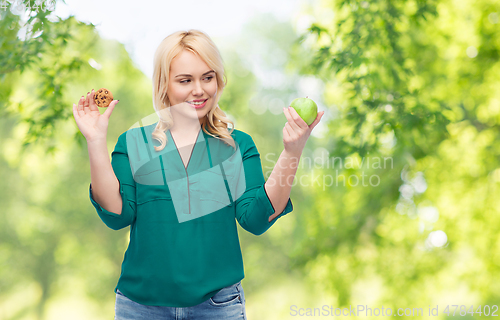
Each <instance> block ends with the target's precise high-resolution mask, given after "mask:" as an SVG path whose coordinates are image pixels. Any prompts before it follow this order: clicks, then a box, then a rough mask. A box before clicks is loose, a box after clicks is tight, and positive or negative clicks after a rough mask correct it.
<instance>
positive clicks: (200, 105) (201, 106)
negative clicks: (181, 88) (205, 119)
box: [188, 99, 208, 109]
mask: <svg viewBox="0 0 500 320" xmlns="http://www.w3.org/2000/svg"><path fill="white" fill-rule="evenodd" d="M207 100H208V99H205V100H203V99H199V100H193V101H188V103H189V104H190V105H191V107H193V108H195V109H201V108H203V107H204V106H205V105H206V104H207ZM200 101H205V102H203V103H202V104H193V102H200Z"/></svg>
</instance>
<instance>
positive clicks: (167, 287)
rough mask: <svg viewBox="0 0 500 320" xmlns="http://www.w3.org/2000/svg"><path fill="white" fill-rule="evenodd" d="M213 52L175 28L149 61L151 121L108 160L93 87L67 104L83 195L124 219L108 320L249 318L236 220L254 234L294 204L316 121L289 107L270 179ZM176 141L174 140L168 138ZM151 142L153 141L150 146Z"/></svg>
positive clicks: (108, 218) (110, 216)
mask: <svg viewBox="0 0 500 320" xmlns="http://www.w3.org/2000/svg"><path fill="white" fill-rule="evenodd" d="M224 86H225V81H224V67H223V63H222V59H221V57H220V53H219V51H218V50H217V48H216V46H215V44H214V43H213V42H212V40H211V39H210V38H209V37H208V36H207V35H206V34H205V33H203V32H201V31H198V30H189V31H187V32H184V31H178V32H175V33H173V34H171V35H170V36H168V37H166V38H165V39H164V40H163V41H162V43H161V44H160V45H159V47H158V49H157V51H156V54H155V59H154V75H153V105H154V109H155V111H156V113H157V115H158V116H159V118H160V119H159V121H158V122H157V123H156V124H154V125H149V126H144V127H140V128H133V129H130V130H127V131H126V132H124V133H123V134H122V135H120V137H119V138H118V142H117V144H116V146H115V149H114V151H113V153H112V160H111V163H110V162H109V157H108V150H107V147H106V134H107V127H108V121H109V118H110V115H111V113H112V112H113V110H114V107H115V105H116V104H117V103H118V101H116V100H114V101H112V102H111V104H110V105H109V107H108V108H107V110H106V111H105V112H104V113H103V114H102V115H100V113H99V111H98V109H97V106H96V105H95V104H94V102H93V96H94V90H92V91H91V92H90V93H88V94H87V96H86V97H83V96H82V98H81V99H80V101H79V102H78V105H75V104H74V105H73V114H74V117H75V121H76V123H77V125H78V127H79V129H80V131H81V132H82V134H83V135H84V136H85V138H86V140H87V145H88V151H89V159H90V171H91V184H90V187H89V196H90V200H91V202H92V204H93V205H94V207H95V209H96V211H97V213H98V215H99V216H100V218H101V219H102V221H103V222H104V223H105V224H106V225H107V226H108V227H110V228H111V229H114V230H118V229H121V228H124V227H126V226H130V242H129V246H128V248H127V251H126V253H125V257H124V261H123V263H122V272H121V275H120V279H119V281H118V284H117V286H116V288H115V292H116V304H115V313H116V317H115V319H246V313H245V297H244V292H243V288H242V286H241V280H242V279H243V278H244V270H243V259H242V255H241V251H240V246H239V239H238V233H237V226H236V222H235V220H237V221H238V223H239V224H240V225H241V226H242V228H244V229H245V230H247V231H249V232H251V233H253V234H255V235H260V234H262V233H264V232H265V231H266V230H267V229H269V228H270V227H271V226H272V225H273V224H274V223H275V222H276V220H277V218H279V217H281V216H283V215H286V214H287V213H289V212H291V211H292V210H293V206H292V203H291V200H290V198H289V196H290V190H291V184H292V182H293V179H294V177H295V173H296V170H297V166H298V161H299V158H300V155H301V153H302V150H303V148H304V146H305V143H306V141H307V139H308V137H309V135H310V133H311V131H312V129H313V128H314V127H315V126H316V125H317V124H318V123H319V121H320V119H321V117H322V115H323V113H322V112H321V113H318V116H317V118H316V120H315V121H314V122H313V123H312V124H311V125H310V126H308V125H307V124H306V123H305V122H304V121H303V120H302V119H301V118H300V117H299V115H298V114H297V113H296V112H295V110H293V108H291V107H289V108H284V113H285V116H286V118H287V120H288V122H287V123H286V124H285V127H284V128H283V143H284V150H283V152H282V153H281V155H280V157H279V160H278V162H277V165H276V166H275V168H274V170H273V172H272V173H271V176H270V177H269V179H268V180H267V181H265V179H264V176H263V174H262V166H261V162H260V155H259V153H258V151H257V148H256V146H255V144H254V142H253V140H252V138H251V137H250V136H249V135H248V134H246V133H244V132H242V131H239V130H237V129H234V128H232V129H231V131H229V130H228V124H229V123H232V122H231V121H230V120H229V119H228V118H227V117H226V116H225V114H224V112H223V111H222V110H221V109H220V108H219V106H218V101H219V98H220V96H221V94H222V91H223V89H224ZM170 140H171V141H170ZM155 143H156V144H157V145H155Z"/></svg>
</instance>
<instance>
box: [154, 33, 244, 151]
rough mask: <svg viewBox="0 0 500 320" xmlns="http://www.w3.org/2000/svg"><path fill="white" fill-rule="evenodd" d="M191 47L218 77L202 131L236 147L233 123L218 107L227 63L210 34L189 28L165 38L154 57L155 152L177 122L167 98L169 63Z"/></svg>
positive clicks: (160, 147)
mask: <svg viewBox="0 0 500 320" xmlns="http://www.w3.org/2000/svg"><path fill="white" fill-rule="evenodd" d="M184 50H189V51H191V52H192V53H194V54H196V55H198V56H199V57H200V58H201V59H202V60H203V61H204V62H205V63H206V64H207V65H208V66H209V67H210V68H212V69H213V70H214V71H215V77H216V80H217V95H216V98H215V103H214V104H213V105H214V107H213V108H212V109H211V110H210V111H209V112H208V114H207V115H206V117H205V118H204V119H203V120H202V123H201V126H202V130H203V131H204V132H206V133H207V134H209V135H210V136H212V137H216V138H219V139H221V140H223V141H224V142H225V143H226V144H228V145H231V146H233V148H234V147H235V143H234V140H233V138H232V137H231V132H232V131H233V130H234V123H233V122H232V121H231V120H230V119H229V118H228V117H227V116H226V114H225V113H224V112H223V111H222V110H221V109H220V108H219V104H218V102H219V99H220V96H221V95H222V92H223V90H224V87H225V86H226V84H227V79H226V76H225V73H224V64H223V61H222V57H221V55H220V53H219V50H218V49H217V47H216V46H215V43H214V42H213V41H212V39H210V37H209V36H208V35H207V34H205V33H204V32H202V31H199V30H195V29H190V30H189V31H177V32H174V33H172V34H171V35H169V36H168V37H166V38H165V39H163V41H162V42H161V43H160V45H159V46H158V48H157V49H156V53H155V56H154V66H153V67H154V72H153V107H154V109H155V111H156V113H157V114H158V116H159V118H160V120H159V121H158V124H157V125H156V128H155V129H154V130H153V133H152V137H153V139H156V140H158V141H159V142H160V143H161V145H160V146H158V147H156V146H155V147H154V148H155V150H156V151H161V150H163V148H165V146H166V144H167V135H166V134H165V131H166V130H168V129H170V128H172V126H173V125H174V122H173V118H172V114H171V113H170V101H169V99H168V97H167V88H168V83H169V74H170V64H171V63H172V60H173V59H174V58H175V57H176V56H177V55H179V54H180V53H182V52H183V51H184ZM229 123H231V124H232V128H231V132H229V131H228V124H229Z"/></svg>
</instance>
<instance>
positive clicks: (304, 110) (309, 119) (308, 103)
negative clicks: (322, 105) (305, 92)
mask: <svg viewBox="0 0 500 320" xmlns="http://www.w3.org/2000/svg"><path fill="white" fill-rule="evenodd" d="M290 107H292V108H294V109H295V111H297V113H298V114H299V116H300V117H301V118H302V120H304V121H305V122H306V123H307V125H308V126H309V125H311V123H313V122H314V120H315V119H316V117H317V115H318V106H317V105H316V102H314V101H313V100H311V99H309V98H307V97H305V98H297V99H295V100H293V101H292V103H290Z"/></svg>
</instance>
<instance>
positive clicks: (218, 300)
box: [208, 283, 241, 307]
mask: <svg viewBox="0 0 500 320" xmlns="http://www.w3.org/2000/svg"><path fill="white" fill-rule="evenodd" d="M237 287H238V283H237V284H233V285H231V286H229V287H225V288H222V289H221V290H220V291H219V292H217V293H216V294H215V295H214V296H213V297H211V298H210V299H209V300H208V302H209V303H210V304H211V305H212V306H214V307H226V306H231V305H234V304H238V303H241V293H240V291H239V290H238V288H237Z"/></svg>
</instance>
